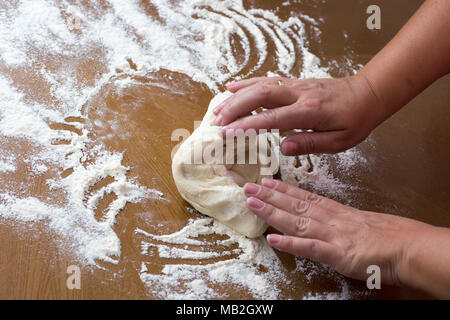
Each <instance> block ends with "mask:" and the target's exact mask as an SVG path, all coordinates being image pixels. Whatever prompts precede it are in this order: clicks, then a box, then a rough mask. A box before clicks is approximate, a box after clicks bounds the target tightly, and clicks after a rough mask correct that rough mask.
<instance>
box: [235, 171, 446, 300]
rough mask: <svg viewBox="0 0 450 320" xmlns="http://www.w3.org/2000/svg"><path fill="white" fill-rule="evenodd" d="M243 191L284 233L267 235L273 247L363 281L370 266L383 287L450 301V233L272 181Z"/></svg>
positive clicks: (257, 210)
mask: <svg viewBox="0 0 450 320" xmlns="http://www.w3.org/2000/svg"><path fill="white" fill-rule="evenodd" d="M244 191H245V193H246V195H247V196H248V200H247V206H248V208H249V209H250V210H251V211H252V212H254V213H255V214H256V215H257V216H259V217H260V218H262V219H264V220H265V221H266V222H267V223H269V224H270V225H272V226H273V227H275V228H276V229H278V230H280V231H281V232H283V233H284V234H283V235H278V234H269V235H268V236H267V241H268V242H269V244H270V245H271V246H272V247H274V248H277V249H279V250H282V251H285V252H289V253H291V254H293V255H296V256H301V257H305V258H309V259H311V260H314V261H317V262H321V263H325V264H328V265H329V266H331V267H332V268H333V269H335V270H336V271H337V272H339V273H341V274H343V275H345V276H347V277H351V278H354V279H359V280H363V281H365V280H366V279H367V277H368V274H367V267H369V266H371V265H377V266H378V267H380V270H381V287H383V284H394V285H404V286H409V287H414V288H417V289H421V290H423V291H425V292H428V293H430V294H432V295H434V296H436V297H440V298H447V299H448V298H450V249H449V248H450V229H448V228H439V227H434V226H431V225H429V224H426V223H422V222H419V221H415V220H412V219H408V218H403V217H399V216H395V215H390V214H384V213H377V212H369V211H362V210H358V209H355V208H351V207H348V206H345V205H342V204H340V203H338V202H336V201H333V200H330V199H327V198H324V197H321V196H318V195H315V194H312V193H310V192H307V191H305V190H302V189H299V188H296V187H294V186H291V185H288V184H285V183H283V182H281V181H277V180H272V179H264V180H263V182H262V185H257V184H253V183H247V184H246V185H245V186H244Z"/></svg>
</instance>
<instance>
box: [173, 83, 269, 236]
mask: <svg viewBox="0 0 450 320" xmlns="http://www.w3.org/2000/svg"><path fill="white" fill-rule="evenodd" d="M231 95H232V94H231V93H230V92H224V93H219V94H218V95H217V96H215V97H214V98H213V99H212V100H211V102H210V104H209V107H208V110H207V112H206V114H205V116H204V118H203V120H202V123H201V124H200V126H199V127H198V128H197V129H196V130H195V131H194V132H193V133H192V135H191V136H189V138H187V139H186V140H185V141H184V142H183V143H182V144H181V146H180V147H179V149H178V150H177V151H176V153H175V155H174V157H173V159H172V174H173V178H174V180H175V184H176V186H177V188H178V191H179V192H180V194H181V196H182V197H183V198H184V199H185V200H186V201H187V202H189V203H190V204H191V205H192V206H193V207H194V208H195V209H197V210H198V211H200V212H201V213H203V214H205V215H208V216H210V217H213V218H215V219H217V220H218V221H220V222H221V223H223V224H225V225H226V226H228V227H230V228H232V229H234V230H236V231H238V232H239V233H241V234H243V235H245V236H247V237H249V238H255V237H258V236H260V235H262V234H263V233H264V231H265V230H266V229H267V224H266V223H265V222H264V221H263V220H262V219H260V218H258V217H257V216H256V215H255V214H254V213H252V212H251V211H250V210H249V209H248V208H247V203H246V201H247V197H246V195H245V194H244V190H243V188H242V187H243V185H244V184H245V183H246V182H253V183H261V180H262V178H264V177H272V176H271V175H270V176H268V175H264V176H263V175H261V173H260V171H261V170H260V168H261V165H260V164H259V163H256V164H232V165H224V164H222V163H224V162H223V161H220V163H217V162H209V163H208V164H205V163H204V162H203V163H198V162H195V152H196V151H195V150H213V151H212V152H211V154H212V155H213V156H215V154H214V152H215V151H217V149H215V148H216V147H217V146H218V145H219V146H220V147H221V148H223V155H225V153H226V152H225V150H224V149H225V148H224V145H225V142H224V139H223V137H222V135H221V133H220V130H221V128H220V127H218V126H215V125H214V124H213V121H214V119H215V115H214V113H213V109H214V108H215V107H216V106H217V105H218V104H220V103H221V102H222V101H224V100H225V99H226V98H228V97H229V96H231ZM196 148H198V149H196ZM208 148H209V149H208ZM247 148H248V146H247ZM197 154H198V153H197Z"/></svg>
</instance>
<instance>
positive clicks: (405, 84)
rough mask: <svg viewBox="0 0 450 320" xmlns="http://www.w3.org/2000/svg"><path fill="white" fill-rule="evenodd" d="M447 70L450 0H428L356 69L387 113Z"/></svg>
mask: <svg viewBox="0 0 450 320" xmlns="http://www.w3.org/2000/svg"><path fill="white" fill-rule="evenodd" d="M448 72H450V1H448V0H427V1H425V3H424V4H423V5H422V6H421V7H420V8H419V10H418V11H417V12H416V13H415V14H414V15H413V17H412V18H411V19H410V20H409V21H408V22H407V23H406V25H405V26H404V27H403V28H402V29H401V30H400V32H399V33H398V34H397V35H396V36H395V37H394V38H393V39H392V40H391V41H390V42H389V43H388V44H387V45H386V46H385V47H384V48H383V49H382V50H381V51H380V52H379V53H378V54H377V55H376V56H375V57H374V58H373V59H372V60H371V61H370V62H369V63H368V64H367V65H366V66H365V67H364V68H363V69H362V70H361V71H360V72H359V74H360V75H362V76H365V77H366V78H367V79H368V80H369V82H370V83H371V85H372V88H373V90H374V91H375V93H376V95H377V97H378V98H379V99H380V100H381V105H382V106H383V108H386V117H388V116H390V115H391V114H393V113H394V112H396V111H397V110H398V109H400V108H401V107H403V106H404V105H405V104H406V103H407V102H408V101H410V100H411V99H412V98H414V97H415V96H416V95H418V94H419V93H420V92H421V91H422V90H424V89H425V88H426V87H427V86H428V85H430V84H431V83H433V82H434V81H435V80H436V79H438V78H440V77H442V76H444V75H445V74H447V73H448Z"/></svg>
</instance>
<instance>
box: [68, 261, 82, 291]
mask: <svg viewBox="0 0 450 320" xmlns="http://www.w3.org/2000/svg"><path fill="white" fill-rule="evenodd" d="M66 272H67V274H68V275H69V276H68V277H67V280H66V286H67V289H69V290H73V289H78V290H79V289H81V270H80V267H79V266H77V265H70V266H68V267H67V271H66Z"/></svg>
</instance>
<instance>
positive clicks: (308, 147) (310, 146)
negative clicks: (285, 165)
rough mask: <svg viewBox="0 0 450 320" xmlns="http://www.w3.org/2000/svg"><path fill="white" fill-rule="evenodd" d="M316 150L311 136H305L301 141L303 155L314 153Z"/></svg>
mask: <svg viewBox="0 0 450 320" xmlns="http://www.w3.org/2000/svg"><path fill="white" fill-rule="evenodd" d="M315 150H316V144H315V142H314V139H313V138H312V136H311V135H309V134H306V135H305V136H304V139H303V151H304V153H305V154H311V153H314V151H315Z"/></svg>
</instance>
